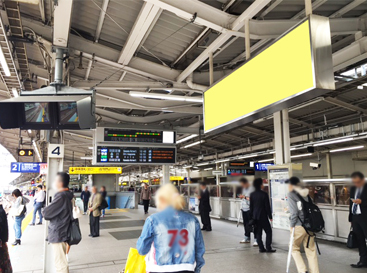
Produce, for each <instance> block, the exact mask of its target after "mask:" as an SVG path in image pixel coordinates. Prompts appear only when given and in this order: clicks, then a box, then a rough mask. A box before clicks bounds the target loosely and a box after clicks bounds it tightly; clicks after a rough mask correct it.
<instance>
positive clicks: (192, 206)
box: [189, 197, 199, 213]
mask: <svg viewBox="0 0 367 273" xmlns="http://www.w3.org/2000/svg"><path fill="white" fill-rule="evenodd" d="M189 211H190V212H193V213H199V199H197V198H195V197H190V200H189Z"/></svg>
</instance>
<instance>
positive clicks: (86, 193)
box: [80, 186, 90, 215]
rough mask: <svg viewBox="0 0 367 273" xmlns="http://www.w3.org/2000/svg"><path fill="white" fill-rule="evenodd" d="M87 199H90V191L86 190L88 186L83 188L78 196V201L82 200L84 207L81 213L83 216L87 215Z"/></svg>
mask: <svg viewBox="0 0 367 273" xmlns="http://www.w3.org/2000/svg"><path fill="white" fill-rule="evenodd" d="M89 198H90V191H89V190H88V186H85V188H84V191H83V192H82V194H81V195H80V199H82V201H83V205H84V213H83V214H84V215H85V214H87V210H88V203H89Z"/></svg>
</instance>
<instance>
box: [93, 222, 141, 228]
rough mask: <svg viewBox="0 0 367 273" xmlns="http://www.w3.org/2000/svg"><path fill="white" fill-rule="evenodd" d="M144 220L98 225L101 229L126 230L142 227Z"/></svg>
mask: <svg viewBox="0 0 367 273" xmlns="http://www.w3.org/2000/svg"><path fill="white" fill-rule="evenodd" d="M144 222H145V221H144V220H130V221H116V222H103V223H100V228H101V229H111V228H128V227H140V226H144Z"/></svg>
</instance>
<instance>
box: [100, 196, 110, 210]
mask: <svg viewBox="0 0 367 273" xmlns="http://www.w3.org/2000/svg"><path fill="white" fill-rule="evenodd" d="M98 208H99V209H100V210H103V209H106V208H108V203H107V200H106V199H105V198H103V199H102V203H101V205H99V207H98Z"/></svg>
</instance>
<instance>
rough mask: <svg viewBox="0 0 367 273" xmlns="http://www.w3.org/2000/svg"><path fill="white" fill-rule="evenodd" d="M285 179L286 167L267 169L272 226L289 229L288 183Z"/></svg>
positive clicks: (286, 175)
mask: <svg viewBox="0 0 367 273" xmlns="http://www.w3.org/2000/svg"><path fill="white" fill-rule="evenodd" d="M287 179H289V170H288V169H287V168H279V169H271V170H269V183H270V188H271V205H272V208H273V227H274V228H279V229H289V206H288V184H286V183H285V181H286V180H287Z"/></svg>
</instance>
